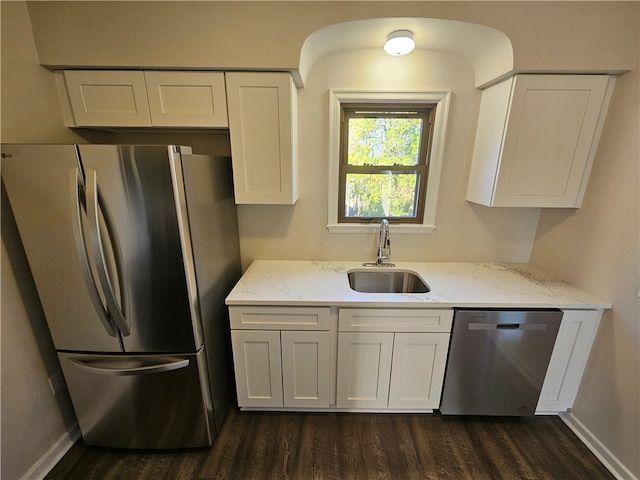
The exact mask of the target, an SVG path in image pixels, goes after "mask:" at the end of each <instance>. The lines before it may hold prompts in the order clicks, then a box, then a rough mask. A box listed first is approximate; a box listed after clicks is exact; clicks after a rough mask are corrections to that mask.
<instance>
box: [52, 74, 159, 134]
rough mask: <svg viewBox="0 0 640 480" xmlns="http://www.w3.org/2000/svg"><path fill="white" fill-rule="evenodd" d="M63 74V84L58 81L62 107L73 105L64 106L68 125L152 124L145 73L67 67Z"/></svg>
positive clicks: (120, 125) (148, 125) (139, 125)
mask: <svg viewBox="0 0 640 480" xmlns="http://www.w3.org/2000/svg"><path fill="white" fill-rule="evenodd" d="M63 75H64V77H63V83H60V82H58V88H59V89H60V91H61V92H60V93H61V97H62V100H63V102H62V103H63V105H62V106H63V108H65V107H70V109H69V108H65V111H66V113H67V115H65V119H66V121H67V124H68V125H69V126H72V127H114V126H118V127H150V126H151V115H150V113H149V101H148V100H147V87H146V84H145V80H144V72H141V71H118V70H66V71H64V73H63ZM57 78H58V80H60V77H57ZM65 98H66V99H67V100H68V105H66V104H65V102H64V100H65Z"/></svg>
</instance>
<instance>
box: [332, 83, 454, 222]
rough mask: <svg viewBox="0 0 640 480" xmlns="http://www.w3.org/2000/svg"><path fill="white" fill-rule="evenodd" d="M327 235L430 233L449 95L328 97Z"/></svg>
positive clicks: (340, 94)
mask: <svg viewBox="0 0 640 480" xmlns="http://www.w3.org/2000/svg"><path fill="white" fill-rule="evenodd" d="M329 98H330V111H329V117H330V119H329V202H328V208H329V211H328V225H327V228H328V229H329V231H330V232H331V233H365V232H370V231H373V230H375V229H377V228H378V223H379V222H380V220H381V219H382V218H388V219H389V220H390V222H391V223H393V224H394V232H395V233H430V232H432V231H433V230H434V229H435V213H436V202H437V198H438V188H439V183H440V170H441V165H442V157H443V147H444V138H445V130H446V123H447V117H448V110H449V98H450V92H447V91H445V92H338V91H331V92H329Z"/></svg>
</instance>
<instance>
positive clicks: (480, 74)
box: [299, 18, 514, 87]
mask: <svg viewBox="0 0 640 480" xmlns="http://www.w3.org/2000/svg"><path fill="white" fill-rule="evenodd" d="M395 30H411V31H412V32H413V39H414V40H415V42H416V48H417V49H426V50H435V51H439V52H443V53H449V54H451V55H456V56H459V57H461V58H463V59H465V60H467V61H468V62H469V63H470V65H471V67H472V68H473V71H474V73H475V78H476V86H478V87H480V86H483V85H486V84H488V83H491V82H492V81H493V80H496V79H498V78H500V77H502V76H505V75H506V74H508V73H510V72H512V71H513V64H514V63H513V48H512V46H511V41H510V40H509V38H508V37H507V36H506V35H505V34H504V33H502V32H500V31H499V30H496V29H494V28H490V27H487V26H484V25H478V24H475V23H468V22H460V21H457V20H442V19H437V18H375V19H368V20H356V21H352V22H345V23H338V24H335V25H330V26H328V27H324V28H322V29H320V30H316V31H315V32H313V33H312V34H311V35H309V36H308V37H307V39H306V40H305V42H304V44H303V45H302V50H301V52H300V66H299V73H300V77H301V80H302V83H303V84H304V83H305V82H306V77H307V74H308V73H309V69H310V68H311V66H312V65H313V64H314V63H315V62H316V61H317V60H318V59H320V58H322V57H324V56H326V55H329V54H332V53H337V52H340V51H344V50H351V49H361V48H380V50H382V46H383V45H384V42H385V41H386V39H387V35H388V34H389V33H391V32H393V31H395Z"/></svg>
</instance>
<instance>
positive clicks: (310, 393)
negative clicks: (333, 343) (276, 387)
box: [281, 331, 331, 407]
mask: <svg viewBox="0 0 640 480" xmlns="http://www.w3.org/2000/svg"><path fill="white" fill-rule="evenodd" d="M281 335H282V384H283V389H284V406H285V407H328V406H329V386H330V385H329V378H330V375H329V369H330V366H331V358H330V351H331V347H330V334H329V332H287V331H283V332H282V333H281Z"/></svg>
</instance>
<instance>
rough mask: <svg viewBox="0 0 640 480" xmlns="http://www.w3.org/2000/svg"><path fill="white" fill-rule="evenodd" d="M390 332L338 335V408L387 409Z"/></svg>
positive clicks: (343, 333)
mask: <svg viewBox="0 0 640 480" xmlns="http://www.w3.org/2000/svg"><path fill="white" fill-rule="evenodd" d="M392 352H393V333H379V332H340V334H339V336H338V386H337V402H336V404H337V406H338V407H339V408H387V402H388V399H389V380H390V375H391V355H392Z"/></svg>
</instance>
